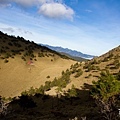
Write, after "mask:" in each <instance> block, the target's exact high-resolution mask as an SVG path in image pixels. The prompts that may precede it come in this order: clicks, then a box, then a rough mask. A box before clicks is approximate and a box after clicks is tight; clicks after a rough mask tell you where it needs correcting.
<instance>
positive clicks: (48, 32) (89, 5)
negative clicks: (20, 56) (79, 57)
mask: <svg viewBox="0 0 120 120" xmlns="http://www.w3.org/2000/svg"><path fill="white" fill-rule="evenodd" d="M0 30H1V31H3V32H5V33H7V34H10V35H15V36H22V37H24V38H25V39H27V40H30V41H34V42H36V43H42V44H48V45H52V46H62V47H64V48H70V49H72V50H77V51H81V52H83V53H87V54H92V55H97V56H99V55H102V54H104V53H105V52H107V51H109V50H111V49H112V48H114V47H117V46H118V45H120V0H0Z"/></svg>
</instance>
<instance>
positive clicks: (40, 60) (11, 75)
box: [0, 33, 75, 97]
mask: <svg viewBox="0 0 120 120" xmlns="http://www.w3.org/2000/svg"><path fill="white" fill-rule="evenodd" d="M14 41H15V42H14ZM16 41H17V42H16ZM10 43H11V44H12V45H11V44H10ZM15 43H17V44H19V45H20V47H17V46H16V45H14V44H15ZM9 44H10V45H9ZM29 46H33V47H32V50H33V54H34V56H35V57H33V58H32V60H31V61H32V62H33V65H29V64H27V63H28V62H29V61H30V59H31V57H30V56H24V54H25V53H26V52H27V51H28V50H27V48H28V47H29ZM26 47H27V48H26ZM0 50H2V51H3V52H1V53H0V95H2V96H5V97H8V96H16V95H19V94H20V93H21V92H22V91H24V90H27V89H29V88H30V87H32V86H33V87H39V86H40V85H42V84H44V82H45V81H47V80H53V79H54V77H58V76H60V75H61V71H62V70H66V69H67V68H69V66H70V65H71V64H73V63H75V61H72V60H70V59H63V58H61V56H60V55H59V54H57V53H56V52H54V51H51V50H49V49H47V48H44V47H40V46H37V45H36V44H34V43H31V42H29V41H25V40H21V39H20V38H19V39H16V38H15V37H12V36H11V37H10V36H7V35H4V34H2V33H1V35H0ZM4 50H5V52H4ZM12 50H14V51H15V50H19V53H16V54H15V55H14V53H15V52H11V51H12ZM8 53H9V54H10V57H9V58H7V57H6V54H8ZM38 53H43V54H44V57H38ZM22 56H24V58H25V59H26V61H25V60H23V59H21V57H22ZM13 57H14V58H13ZM62 57H64V56H62ZM35 59H36V60H37V61H36V60H35ZM5 60H8V62H7V63H5ZM48 75H49V76H50V78H49V79H48V78H46V77H47V76H48Z"/></svg>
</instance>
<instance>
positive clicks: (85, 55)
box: [44, 45, 95, 59]
mask: <svg viewBox="0 0 120 120" xmlns="http://www.w3.org/2000/svg"><path fill="white" fill-rule="evenodd" d="M44 46H46V47H48V48H50V49H52V50H55V51H57V52H61V53H67V54H69V55H71V56H73V57H81V58H85V59H92V58H94V57H95V56H94V55H88V54H83V53H82V52H78V51H76V50H71V49H68V48H62V47H54V46H50V45H44Z"/></svg>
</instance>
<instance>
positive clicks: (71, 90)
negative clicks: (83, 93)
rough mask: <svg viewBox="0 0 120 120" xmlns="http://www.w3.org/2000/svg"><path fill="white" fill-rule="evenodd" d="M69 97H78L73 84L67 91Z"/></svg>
mask: <svg viewBox="0 0 120 120" xmlns="http://www.w3.org/2000/svg"><path fill="white" fill-rule="evenodd" d="M67 96H68V97H77V91H76V88H75V86H74V85H72V87H71V89H69V90H68V91H67Z"/></svg>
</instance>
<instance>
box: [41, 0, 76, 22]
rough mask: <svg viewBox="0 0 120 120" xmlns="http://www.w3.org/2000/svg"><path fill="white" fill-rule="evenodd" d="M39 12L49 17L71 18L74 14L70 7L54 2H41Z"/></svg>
mask: <svg viewBox="0 0 120 120" xmlns="http://www.w3.org/2000/svg"><path fill="white" fill-rule="evenodd" d="M39 13H40V14H42V15H43V16H46V17H49V18H67V19H70V20H72V19H73V15H74V11H73V10H72V9H71V8H70V7H67V6H65V5H63V4H61V3H55V2H53V3H45V4H43V5H42V6H41V7H40V9H39Z"/></svg>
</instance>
